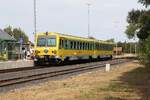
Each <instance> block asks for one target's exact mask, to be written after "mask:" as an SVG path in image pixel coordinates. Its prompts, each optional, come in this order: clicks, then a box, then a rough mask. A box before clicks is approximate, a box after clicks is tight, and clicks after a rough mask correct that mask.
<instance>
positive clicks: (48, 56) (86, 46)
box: [34, 32, 114, 65]
mask: <svg viewBox="0 0 150 100" xmlns="http://www.w3.org/2000/svg"><path fill="white" fill-rule="evenodd" d="M113 45H114V44H113V43H111V42H104V41H100V40H96V39H89V38H83V37H77V36H71V35H64V34H60V33H55V32H43V33H39V34H37V35H36V44H35V59H34V63H35V65H38V64H41V63H57V64H59V63H61V62H64V61H70V60H76V59H94V58H98V59H99V58H110V59H111V58H112V55H113Z"/></svg>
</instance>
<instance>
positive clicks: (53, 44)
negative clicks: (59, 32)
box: [47, 38, 56, 47]
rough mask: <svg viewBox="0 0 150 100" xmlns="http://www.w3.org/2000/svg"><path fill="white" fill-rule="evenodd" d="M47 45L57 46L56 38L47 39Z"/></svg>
mask: <svg viewBox="0 0 150 100" xmlns="http://www.w3.org/2000/svg"><path fill="white" fill-rule="evenodd" d="M47 46H48V47H55V46H56V38H48V39H47Z"/></svg>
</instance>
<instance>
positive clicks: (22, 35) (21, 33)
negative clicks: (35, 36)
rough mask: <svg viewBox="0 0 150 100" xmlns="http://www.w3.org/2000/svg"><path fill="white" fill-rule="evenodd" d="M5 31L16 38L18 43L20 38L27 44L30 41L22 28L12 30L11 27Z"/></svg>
mask: <svg viewBox="0 0 150 100" xmlns="http://www.w3.org/2000/svg"><path fill="white" fill-rule="evenodd" d="M4 31H5V32H7V33H8V34H10V35H11V36H14V38H15V39H16V40H17V41H19V39H20V38H23V41H24V43H27V42H28V40H29V38H28V36H27V35H26V34H25V32H24V31H22V30H21V28H12V27H11V26H8V27H6V28H5V29H4Z"/></svg>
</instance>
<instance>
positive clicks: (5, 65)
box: [0, 60, 33, 70]
mask: <svg viewBox="0 0 150 100" xmlns="http://www.w3.org/2000/svg"><path fill="white" fill-rule="evenodd" d="M32 66H33V60H17V61H0V70H5V69H13V68H24V67H32Z"/></svg>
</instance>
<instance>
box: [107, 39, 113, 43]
mask: <svg viewBox="0 0 150 100" xmlns="http://www.w3.org/2000/svg"><path fill="white" fill-rule="evenodd" d="M106 42H113V43H114V39H109V40H106Z"/></svg>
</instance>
